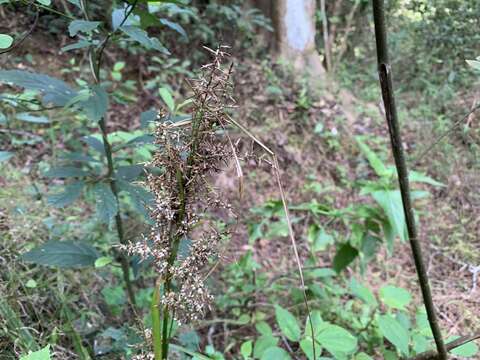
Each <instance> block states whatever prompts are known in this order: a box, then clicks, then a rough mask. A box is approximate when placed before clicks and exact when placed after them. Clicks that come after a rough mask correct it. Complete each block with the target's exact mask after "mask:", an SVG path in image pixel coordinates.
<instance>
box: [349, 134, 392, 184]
mask: <svg viewBox="0 0 480 360" xmlns="http://www.w3.org/2000/svg"><path fill="white" fill-rule="evenodd" d="M355 140H356V141H357V144H358V147H359V148H360V150H361V151H362V153H363V155H364V156H365V157H366V158H367V160H368V162H369V164H370V166H371V167H372V169H373V170H374V171H375V173H376V174H377V175H378V176H379V177H385V176H390V175H391V174H392V171H390V170H389V169H388V168H387V167H386V166H385V165H384V163H383V161H382V160H380V158H379V157H378V156H377V154H375V152H374V151H373V150H372V149H370V148H369V147H368V145H367V144H365V143H364V142H363V141H362V140H361V139H360V137H358V136H357V137H355Z"/></svg>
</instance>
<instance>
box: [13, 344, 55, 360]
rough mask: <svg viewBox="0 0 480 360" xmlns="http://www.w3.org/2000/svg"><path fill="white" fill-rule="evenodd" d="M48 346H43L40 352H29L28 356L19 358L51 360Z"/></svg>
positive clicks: (22, 359) (24, 359)
mask: <svg viewBox="0 0 480 360" xmlns="http://www.w3.org/2000/svg"><path fill="white" fill-rule="evenodd" d="M51 359H52V358H51V354H50V345H47V346H45V347H44V348H43V349H42V350H38V351H35V352H31V353H30V354H28V355H23V356H20V360H51Z"/></svg>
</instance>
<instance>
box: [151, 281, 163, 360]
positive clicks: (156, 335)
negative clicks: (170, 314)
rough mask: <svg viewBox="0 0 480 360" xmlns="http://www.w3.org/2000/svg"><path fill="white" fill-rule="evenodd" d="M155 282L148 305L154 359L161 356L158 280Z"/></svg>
mask: <svg viewBox="0 0 480 360" xmlns="http://www.w3.org/2000/svg"><path fill="white" fill-rule="evenodd" d="M160 280H161V279H160V278H159V280H158V281H157V282H156V283H155V288H154V290H153V296H152V304H151V306H150V311H151V316H152V340H153V353H154V354H155V359H161V358H162V334H161V332H160V310H159V309H158V305H159V303H160V282H161V281H160Z"/></svg>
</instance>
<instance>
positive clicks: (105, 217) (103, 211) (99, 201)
mask: <svg viewBox="0 0 480 360" xmlns="http://www.w3.org/2000/svg"><path fill="white" fill-rule="evenodd" d="M93 192H94V194H95V201H96V205H97V206H96V208H97V214H98V216H99V219H100V220H101V221H102V222H105V223H109V222H110V220H111V219H112V218H113V217H114V216H115V215H116V214H117V212H118V206H117V199H116V198H115V195H113V192H112V190H111V189H110V186H109V185H108V184H105V183H97V184H95V185H94V187H93Z"/></svg>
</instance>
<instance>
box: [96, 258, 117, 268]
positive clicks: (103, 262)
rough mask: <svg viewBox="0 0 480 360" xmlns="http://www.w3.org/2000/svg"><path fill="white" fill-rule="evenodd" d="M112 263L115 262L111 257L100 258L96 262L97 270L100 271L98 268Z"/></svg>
mask: <svg viewBox="0 0 480 360" xmlns="http://www.w3.org/2000/svg"><path fill="white" fill-rule="evenodd" d="M112 261H113V259H112V258H111V257H108V256H102V257H99V258H98V259H97V260H95V268H97V269H98V268H101V267H104V266H107V265H108V264H110V263H111V262H112Z"/></svg>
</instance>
